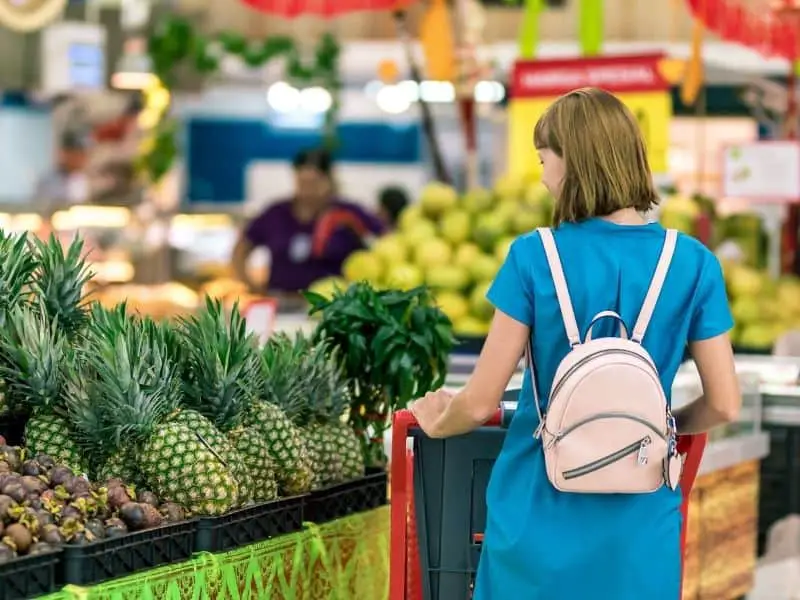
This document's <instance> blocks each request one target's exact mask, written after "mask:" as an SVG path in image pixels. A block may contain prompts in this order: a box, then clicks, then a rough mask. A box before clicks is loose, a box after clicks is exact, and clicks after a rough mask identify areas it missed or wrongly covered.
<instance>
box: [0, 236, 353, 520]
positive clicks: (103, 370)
mask: <svg viewBox="0 0 800 600" xmlns="http://www.w3.org/2000/svg"><path fill="white" fill-rule="evenodd" d="M82 249H83V246H82V242H81V241H80V239H78V238H76V239H75V240H74V241H72V242H71V244H70V245H69V246H68V247H67V248H66V249H65V248H64V247H62V244H61V243H59V242H58V241H57V240H56V239H55V238H51V239H50V240H49V241H47V242H43V241H40V240H36V239H32V238H28V237H27V236H24V235H19V236H17V235H9V234H4V233H2V232H0V386H1V387H0V389H2V404H3V407H2V408H3V410H4V411H8V412H10V413H14V414H25V415H27V416H28V419H27V423H26V425H25V429H24V441H25V447H26V452H27V453H28V454H29V455H31V456H36V455H47V456H49V457H52V458H53V459H54V460H55V461H57V462H58V463H60V464H63V465H65V466H68V467H69V468H70V469H72V470H73V471H74V472H76V473H83V474H86V475H87V477H89V478H90V479H91V480H92V481H107V480H109V479H114V478H116V479H121V480H123V481H125V482H129V483H132V484H134V485H135V486H137V487H139V486H140V487H141V489H148V490H152V491H153V492H155V493H156V494H157V495H158V497H159V498H161V499H163V500H164V501H166V502H174V503H177V504H179V505H181V506H182V507H184V508H185V509H186V510H187V511H188V513H189V514H191V515H220V514H223V513H225V512H227V511H229V510H231V509H233V508H237V507H241V506H245V505H248V504H251V503H254V502H266V501H270V500H273V499H275V498H277V497H278V496H291V495H297V494H301V493H305V492H308V491H310V490H312V489H314V488H318V487H322V486H326V485H330V484H334V483H338V482H342V481H347V480H350V479H354V478H357V477H360V476H362V475H363V473H364V462H363V456H362V452H361V445H360V441H359V439H358V437H357V436H356V434H355V433H354V431H353V430H352V429H351V428H350V427H349V426H348V425H347V424H346V423H344V422H343V421H342V416H343V414H344V412H345V410H346V407H347V394H346V387H345V382H344V380H343V378H342V376H341V372H340V370H339V367H338V366H337V362H336V360H335V358H334V357H332V356H331V353H330V352H329V351H328V348H326V347H325V346H324V345H322V344H317V343H316V342H312V341H311V340H310V339H308V338H305V337H297V338H289V337H285V336H278V337H276V338H274V339H272V340H271V341H270V342H269V343H268V344H266V345H265V346H263V347H260V346H259V344H258V343H257V340H256V338H255V337H254V336H253V335H252V334H250V333H249V332H248V330H247V328H246V324H245V321H244V319H243V318H242V316H241V315H240V314H239V312H238V310H237V309H236V308H234V310H233V311H230V312H228V311H226V310H224V309H223V307H222V303H221V302H219V301H217V300H213V299H208V300H207V301H206V304H205V307H204V308H203V309H201V310H200V311H198V312H197V313H196V314H194V315H192V316H190V317H187V318H184V319H180V320H178V321H175V322H168V321H158V322H157V321H155V320H153V319H152V318H150V317H147V316H138V315H134V314H131V311H129V310H128V309H127V307H126V306H125V304H124V303H123V304H119V305H117V306H116V307H114V308H111V309H108V308H104V307H103V306H101V305H100V304H99V303H97V302H92V300H91V298H87V297H85V296H84V289H85V288H86V284H87V283H88V282H89V280H90V279H91V273H90V272H89V269H88V267H87V264H86V263H85V260H84V257H83V251H82Z"/></svg>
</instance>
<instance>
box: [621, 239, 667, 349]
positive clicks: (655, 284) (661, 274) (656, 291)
mask: <svg viewBox="0 0 800 600" xmlns="http://www.w3.org/2000/svg"><path fill="white" fill-rule="evenodd" d="M677 241H678V232H677V231H676V230H675V229H667V235H666V237H665V238H664V246H663V247H662V248H661V256H659V258H658V263H657V264H656V270H655V273H653V279H652V281H650V288H649V289H648V290H647V295H646V296H645V297H644V302H643V303H642V310H641V311H640V312H639V318H638V319H636V324H635V325H634V326H633V335H632V336H631V340H633V341H634V342H636V343H637V344H641V343H642V340H643V339H644V334H645V333H646V332H647V326H648V325H649V324H650V319H651V318H652V316H653V311H654V310H655V308H656V303H657V302H658V297H659V295H660V294H661V288H662V287H663V286H664V280H665V279H666V278H667V272H668V271H669V265H670V262H671V261H672V255H673V254H674V253H675V245H676V243H677Z"/></svg>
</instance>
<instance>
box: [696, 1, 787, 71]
mask: <svg viewBox="0 0 800 600" xmlns="http://www.w3.org/2000/svg"><path fill="white" fill-rule="evenodd" d="M686 5H687V7H688V8H689V11H690V12H691V14H692V16H693V17H694V18H695V19H697V20H699V21H700V22H701V23H703V25H705V27H706V28H707V29H708V30H709V31H712V32H714V33H716V34H717V35H719V36H720V37H722V39H724V40H726V41H729V42H734V43H738V44H742V45H743V46H746V47H748V48H750V49H752V50H755V51H756V52H759V53H760V54H762V55H765V56H770V57H779V58H784V59H786V60H790V61H794V60H796V59H797V57H798V51H799V50H800V47H799V46H798V44H800V23H798V22H797V21H796V20H792V21H788V22H787V21H785V20H783V19H780V18H778V17H776V16H775V15H774V14H770V15H766V16H765V15H763V14H762V13H757V12H754V10H751V9H749V8H748V7H746V5H745V3H744V0H686Z"/></svg>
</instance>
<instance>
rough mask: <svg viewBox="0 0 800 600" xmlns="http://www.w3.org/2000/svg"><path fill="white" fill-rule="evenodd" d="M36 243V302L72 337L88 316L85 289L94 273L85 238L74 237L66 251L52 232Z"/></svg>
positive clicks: (79, 329)
mask: <svg viewBox="0 0 800 600" xmlns="http://www.w3.org/2000/svg"><path fill="white" fill-rule="evenodd" d="M33 246H34V249H35V253H36V258H37V259H38V263H39V264H38V268H37V269H36V271H35V272H34V274H33V282H32V287H33V291H34V295H33V299H34V302H36V303H37V304H39V305H40V306H41V307H42V309H43V310H44V312H45V313H46V314H47V315H48V316H49V317H50V319H53V320H56V319H57V320H58V322H59V324H60V327H61V328H62V329H63V330H64V332H65V333H66V334H67V336H68V337H70V338H72V337H74V336H75V335H76V334H77V333H78V332H80V331H82V330H83V328H84V327H85V326H86V323H87V322H88V319H89V316H88V311H87V303H86V299H85V296H84V293H83V290H84V286H85V285H86V283H87V282H88V281H89V280H90V279H91V278H92V276H93V273H92V272H91V271H90V270H89V267H88V265H87V264H86V260H85V258H84V256H83V240H82V239H81V238H80V237H75V238H74V239H73V240H72V242H70V244H69V246H68V247H67V249H66V251H65V250H64V247H63V246H62V245H61V242H60V241H59V240H58V238H56V237H55V235H52V234H51V235H50V238H49V239H48V240H47V241H42V240H39V239H34V240H33Z"/></svg>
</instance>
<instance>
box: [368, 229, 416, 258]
mask: <svg viewBox="0 0 800 600" xmlns="http://www.w3.org/2000/svg"><path fill="white" fill-rule="evenodd" d="M370 250H372V252H373V254H375V255H376V256H378V257H380V259H381V260H383V263H384V264H385V265H391V264H394V263H398V262H404V261H405V260H406V259H407V258H408V256H409V250H408V246H406V244H405V242H404V241H403V237H402V236H401V235H399V234H397V233H390V234H388V235H385V236H383V237H380V238H378V239H377V240H375V243H374V244H373V245H372V248H370Z"/></svg>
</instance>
